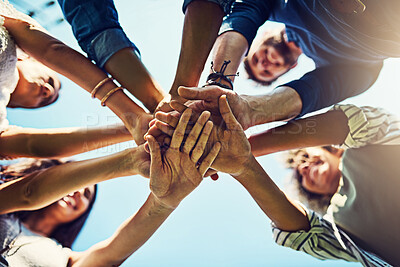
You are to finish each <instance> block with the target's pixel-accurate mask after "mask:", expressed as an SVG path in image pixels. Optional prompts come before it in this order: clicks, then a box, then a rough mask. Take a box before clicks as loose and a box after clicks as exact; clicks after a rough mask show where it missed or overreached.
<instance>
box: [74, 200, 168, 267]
mask: <svg viewBox="0 0 400 267" xmlns="http://www.w3.org/2000/svg"><path fill="white" fill-rule="evenodd" d="M172 211H173V210H172V209H169V208H166V207H165V206H162V205H160V204H159V202H157V200H156V198H155V197H154V195H153V194H150V195H149V197H148V198H147V200H146V202H145V203H144V204H143V206H142V207H141V208H140V209H139V211H138V212H137V213H136V214H135V215H133V216H132V217H131V218H129V219H128V220H126V221H125V222H124V223H123V224H122V225H121V226H120V227H119V228H118V229H117V231H116V232H115V233H114V235H113V236H112V237H110V238H109V239H107V240H105V241H102V242H100V243H98V244H96V245H94V246H93V247H91V248H90V249H89V250H88V251H85V252H84V253H83V254H82V255H80V257H79V258H77V259H75V260H74V262H73V264H72V266H74V267H76V266H118V265H120V264H121V263H122V262H123V261H125V260H126V259H127V258H128V257H129V256H130V255H131V254H132V253H134V252H135V251H136V250H138V249H139V248H140V247H141V246H142V245H143V244H144V243H145V242H146V241H147V240H148V239H149V238H150V237H151V236H152V235H153V234H154V232H155V231H156V230H157V229H158V228H159V227H160V226H161V224H162V223H163V222H164V221H165V220H166V219H167V218H168V216H169V215H170V214H171V213H172Z"/></svg>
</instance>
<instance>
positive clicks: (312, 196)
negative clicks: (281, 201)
mask: <svg viewBox="0 0 400 267" xmlns="http://www.w3.org/2000/svg"><path fill="white" fill-rule="evenodd" d="M320 148H322V149H325V150H326V151H328V152H330V153H335V152H336V151H337V148H335V147H333V146H321V147H320ZM306 155H307V152H306V150H305V149H304V148H301V149H297V150H291V151H289V152H288V154H287V157H286V159H285V164H286V167H287V168H289V169H292V170H293V172H292V174H291V176H290V177H289V178H288V179H287V181H286V185H285V187H286V188H287V189H289V190H288V191H290V194H291V195H292V197H295V198H297V199H298V200H299V201H300V202H302V203H304V204H306V206H307V207H308V208H310V209H312V210H314V211H316V212H318V213H320V214H322V215H323V214H325V213H326V210H327V208H328V206H329V204H330V200H331V198H332V196H331V195H323V194H317V193H314V192H310V191H308V190H307V189H306V188H304V187H303V186H302V180H303V177H302V176H301V174H300V172H299V171H298V168H297V167H298V166H299V165H300V164H302V163H304V162H305V159H306V158H308V156H306Z"/></svg>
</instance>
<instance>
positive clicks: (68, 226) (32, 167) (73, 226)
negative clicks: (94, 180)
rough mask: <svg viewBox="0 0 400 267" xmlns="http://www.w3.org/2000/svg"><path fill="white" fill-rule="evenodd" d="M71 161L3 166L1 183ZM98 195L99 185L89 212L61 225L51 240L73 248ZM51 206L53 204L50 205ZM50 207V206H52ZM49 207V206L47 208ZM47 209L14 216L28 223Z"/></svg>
mask: <svg viewBox="0 0 400 267" xmlns="http://www.w3.org/2000/svg"><path fill="white" fill-rule="evenodd" d="M68 162H70V161H62V160H58V159H26V160H23V161H21V162H18V163H15V164H11V165H7V166H2V167H1V171H0V181H1V183H4V182H9V181H12V180H15V179H18V178H21V177H23V176H26V175H28V174H31V173H33V172H39V171H44V170H46V169H48V168H50V167H53V166H57V165H61V164H64V163H68ZM96 195H97V185H95V187H94V194H93V197H92V200H91V201H90V203H89V206H88V208H87V210H86V211H85V212H84V213H83V214H82V215H81V216H80V217H78V218H77V219H75V220H73V221H72V222H69V223H64V224H61V225H59V226H58V227H57V228H56V229H55V230H54V231H53V232H52V233H51V234H50V236H49V238H54V239H55V240H57V241H58V242H59V243H60V244H61V245H63V246H64V247H69V248H71V246H72V244H73V243H74V241H75V239H76V237H77V236H78V234H79V232H80V231H81V230H82V227H83V225H84V224H85V222H86V220H87V218H88V216H89V214H90V212H91V210H92V208H93V205H94V202H95V199H96ZM50 205H51V204H50ZM50 205H49V206H50ZM47 207H48V206H47ZM47 207H44V208H42V209H39V210H34V211H20V212H15V213H14V215H15V216H17V218H18V219H20V220H21V221H22V222H24V221H26V220H27V219H28V218H29V217H30V216H31V215H33V214H35V213H38V212H41V211H43V210H44V209H46V208H47Z"/></svg>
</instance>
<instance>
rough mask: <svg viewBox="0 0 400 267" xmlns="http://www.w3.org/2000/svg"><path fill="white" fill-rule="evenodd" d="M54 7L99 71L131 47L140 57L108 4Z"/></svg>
mask: <svg viewBox="0 0 400 267" xmlns="http://www.w3.org/2000/svg"><path fill="white" fill-rule="evenodd" d="M58 3H59V4H60V6H61V9H62V12H63V13H64V17H65V19H66V20H67V21H68V22H69V24H71V26H72V31H73V33H74V36H75V38H76V40H77V41H78V43H79V45H80V47H81V48H82V50H83V51H84V52H85V53H86V54H87V55H88V57H89V58H90V59H91V60H94V61H95V62H96V64H97V65H98V66H99V67H100V68H103V67H104V64H105V63H106V62H107V60H108V59H109V58H110V57H111V56H112V55H114V53H116V52H118V51H119V50H121V49H123V48H127V47H132V48H133V49H134V50H135V51H136V53H137V54H138V56H140V52H139V50H138V48H137V47H136V46H135V44H133V43H132V42H131V41H130V40H129V39H128V37H127V36H126V34H125V33H124V31H123V29H122V27H121V25H120V24H119V22H118V13H117V10H116V9H115V6H114V2H113V1H112V0H58Z"/></svg>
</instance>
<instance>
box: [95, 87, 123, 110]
mask: <svg viewBox="0 0 400 267" xmlns="http://www.w3.org/2000/svg"><path fill="white" fill-rule="evenodd" d="M121 89H124V88H123V87H115V88H114V89H112V90H110V91H109V92H108V93H107V94H106V95H105V96H104V97H103V98H102V99H101V101H100V104H101V106H102V107H104V106H105V105H106V101H107V99H108V98H110V96H111V95H112V94H114V93H115V92H116V91H118V90H121Z"/></svg>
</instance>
